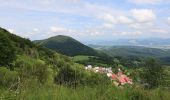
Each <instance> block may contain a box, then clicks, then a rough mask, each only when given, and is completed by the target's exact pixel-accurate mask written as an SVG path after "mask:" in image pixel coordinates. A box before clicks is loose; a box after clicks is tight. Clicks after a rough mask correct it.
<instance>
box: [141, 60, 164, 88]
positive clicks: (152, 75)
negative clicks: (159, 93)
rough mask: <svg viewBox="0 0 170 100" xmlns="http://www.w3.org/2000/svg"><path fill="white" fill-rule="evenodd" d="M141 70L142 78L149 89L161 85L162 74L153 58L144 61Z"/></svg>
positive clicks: (159, 66)
mask: <svg viewBox="0 0 170 100" xmlns="http://www.w3.org/2000/svg"><path fill="white" fill-rule="evenodd" d="M143 70H144V73H143V76H142V77H143V79H144V82H145V83H146V84H148V87H149V88H156V87H158V86H160V85H161V83H162V80H164V79H163V78H164V77H163V76H164V73H163V68H162V66H161V65H160V63H158V61H156V60H155V59H153V58H150V59H148V60H146V62H145V64H144V69H143Z"/></svg>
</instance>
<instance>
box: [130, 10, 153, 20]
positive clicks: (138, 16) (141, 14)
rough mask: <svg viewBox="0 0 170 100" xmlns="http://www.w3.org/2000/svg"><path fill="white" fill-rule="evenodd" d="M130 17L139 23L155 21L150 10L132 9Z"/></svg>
mask: <svg viewBox="0 0 170 100" xmlns="http://www.w3.org/2000/svg"><path fill="white" fill-rule="evenodd" d="M130 12H131V14H132V17H133V18H134V19H135V20H136V21H138V22H141V23H146V22H151V21H153V20H155V19H156V15H155V14H154V12H153V11H152V10H150V9H132V10H131V11H130Z"/></svg>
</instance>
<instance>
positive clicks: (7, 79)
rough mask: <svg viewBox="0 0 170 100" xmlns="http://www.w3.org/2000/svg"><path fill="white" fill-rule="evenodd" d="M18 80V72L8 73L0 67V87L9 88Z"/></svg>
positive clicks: (8, 71) (7, 70)
mask: <svg viewBox="0 0 170 100" xmlns="http://www.w3.org/2000/svg"><path fill="white" fill-rule="evenodd" d="M17 80H18V72H16V71H10V70H9V69H7V68H5V67H0V86H5V87H9V86H11V85H13V84H15V83H16V82H17Z"/></svg>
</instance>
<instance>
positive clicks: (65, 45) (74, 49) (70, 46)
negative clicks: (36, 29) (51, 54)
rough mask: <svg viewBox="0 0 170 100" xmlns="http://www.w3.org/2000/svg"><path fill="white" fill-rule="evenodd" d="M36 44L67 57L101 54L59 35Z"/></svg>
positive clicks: (37, 41) (38, 41)
mask: <svg viewBox="0 0 170 100" xmlns="http://www.w3.org/2000/svg"><path fill="white" fill-rule="evenodd" d="M34 43H36V44H38V45H42V46H44V47H47V48H49V49H52V50H55V51H57V52H59V53H61V54H64V55H67V56H76V55H90V56H98V55H100V53H99V52H98V51H97V50H94V49H92V48H90V47H88V46H86V45H84V44H82V43H80V42H79V41H77V40H75V39H73V38H71V37H68V36H63V35H58V36H55V37H51V38H48V39H45V40H36V41H34Z"/></svg>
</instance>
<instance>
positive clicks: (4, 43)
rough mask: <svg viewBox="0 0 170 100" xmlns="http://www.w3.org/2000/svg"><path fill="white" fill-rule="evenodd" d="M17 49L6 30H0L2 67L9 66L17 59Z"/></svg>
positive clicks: (0, 61)
mask: <svg viewBox="0 0 170 100" xmlns="http://www.w3.org/2000/svg"><path fill="white" fill-rule="evenodd" d="M15 57H16V54H15V48H14V44H13V43H12V41H11V40H10V39H9V38H8V36H7V35H6V31H5V30H0V66H8V65H10V64H11V63H12V62H13V60H14V59H15Z"/></svg>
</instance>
